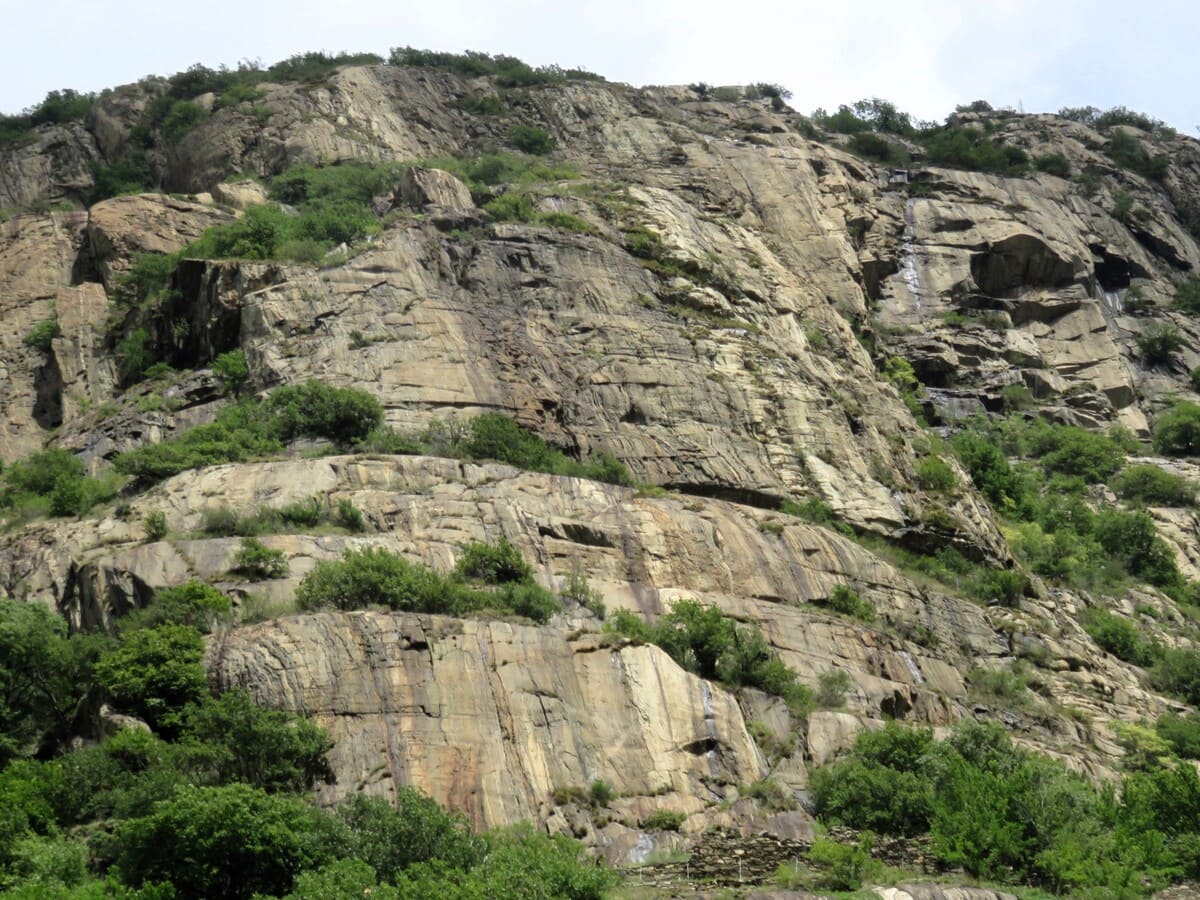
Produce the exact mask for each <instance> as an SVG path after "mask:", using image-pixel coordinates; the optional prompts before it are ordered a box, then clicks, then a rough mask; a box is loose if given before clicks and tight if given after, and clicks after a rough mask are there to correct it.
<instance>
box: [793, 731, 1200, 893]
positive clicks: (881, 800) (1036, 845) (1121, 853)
mask: <svg viewBox="0 0 1200 900" xmlns="http://www.w3.org/2000/svg"><path fill="white" fill-rule="evenodd" d="M810 790H811V794H812V798H813V802H814V805H815V807H816V810H817V813H818V815H819V816H821V817H822V818H823V819H824V820H825V821H827V822H839V823H844V824H848V825H851V826H853V827H856V828H864V829H866V828H869V829H871V830H873V831H877V832H884V833H889V834H907V835H916V834H921V833H924V832H928V833H929V835H930V839H931V846H932V850H933V853H934V856H935V857H936V858H937V859H938V860H939V862H940V863H941V864H943V865H953V866H961V867H962V868H963V869H964V870H965V871H966V872H967V873H968V874H969V875H971V876H974V877H984V878H991V879H998V880H1001V881H1005V882H1008V883H1016V884H1036V885H1039V886H1042V887H1044V888H1046V889H1047V890H1051V891H1053V892H1055V893H1056V894H1068V893H1069V894H1073V895H1079V896H1092V895H1096V896H1129V895H1130V892H1129V888H1130V886H1132V885H1138V886H1139V887H1137V888H1136V890H1137V891H1142V890H1144V889H1147V888H1151V886H1152V885H1153V884H1160V883H1162V881H1165V880H1166V879H1167V878H1168V877H1171V876H1173V877H1179V875H1180V874H1181V873H1184V872H1186V871H1187V870H1188V867H1189V866H1194V863H1193V862H1192V860H1193V859H1194V852H1193V851H1194V846H1195V841H1196V840H1197V826H1196V822H1197V819H1196V817H1195V811H1196V809H1198V808H1200V779H1198V778H1197V776H1196V774H1195V771H1194V770H1193V769H1191V768H1190V767H1170V768H1160V769H1157V770H1152V771H1149V772H1139V773H1134V774H1131V775H1129V776H1127V777H1126V779H1125V782H1124V785H1123V790H1122V793H1121V796H1120V799H1119V800H1118V799H1117V795H1116V794H1115V793H1114V792H1112V791H1110V790H1100V789H1097V788H1096V787H1095V786H1094V785H1093V784H1091V783H1090V782H1088V781H1086V780H1085V779H1083V778H1082V777H1080V776H1078V775H1075V774H1073V773H1070V772H1068V771H1067V770H1066V768H1065V767H1064V766H1063V764H1062V763H1060V762H1056V761H1053V760H1050V759H1047V758H1045V757H1041V756H1039V755H1037V754H1035V753H1032V752H1030V751H1027V750H1023V749H1020V748H1018V747H1015V746H1014V745H1013V744H1012V742H1011V741H1010V740H1009V738H1008V736H1007V735H1006V734H1005V733H1004V731H1003V730H1002V729H1001V728H1000V726H998V725H996V724H976V723H959V724H958V725H957V726H955V729H954V731H953V732H952V734H951V736H950V737H949V738H948V739H947V740H946V741H943V742H934V741H933V740H932V737H931V735H930V733H929V732H928V731H923V730H911V731H910V730H908V729H905V728H903V727H901V726H899V725H896V724H894V723H892V724H889V725H888V726H886V727H885V728H884V729H883V730H881V731H877V732H868V733H864V734H861V735H860V736H859V738H858V739H857V741H856V743H855V748H854V751H853V753H852V754H851V755H850V756H849V757H847V758H845V759H842V760H839V761H838V762H836V763H834V764H833V765H832V766H828V767H825V768H823V769H818V770H816V771H814V772H813V773H812V777H811V784H810ZM1122 885H1123V886H1124V887H1122ZM1110 889H1111V890H1110Z"/></svg>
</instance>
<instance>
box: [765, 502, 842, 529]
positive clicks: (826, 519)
mask: <svg viewBox="0 0 1200 900" xmlns="http://www.w3.org/2000/svg"><path fill="white" fill-rule="evenodd" d="M779 511H780V512H782V513H784V514H785V515H789V516H796V517H797V518H799V519H804V520H805V521H806V522H812V523H813V524H814V525H824V526H825V527H827V528H832V529H833V530H834V531H836V532H837V533H838V534H843V535H846V536H847V537H853V536H854V529H853V528H851V527H850V526H849V525H847V524H846V523H845V522H842V521H840V520H839V519H838V517H837V513H835V512H834V511H833V507H832V506H830V505H829V504H828V503H825V502H824V501H822V500H821V499H819V498H817V497H808V498H806V499H805V501H804V502H803V503H796V502H795V501H794V500H784V501H783V502H782V503H781V504H780V506H779Z"/></svg>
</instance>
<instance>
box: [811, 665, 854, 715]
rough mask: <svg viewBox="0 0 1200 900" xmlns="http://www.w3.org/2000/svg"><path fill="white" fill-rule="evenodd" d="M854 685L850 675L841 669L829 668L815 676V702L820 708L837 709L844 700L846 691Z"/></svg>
mask: <svg viewBox="0 0 1200 900" xmlns="http://www.w3.org/2000/svg"><path fill="white" fill-rule="evenodd" d="M853 686H854V681H853V679H852V678H851V677H850V675H849V674H848V673H846V672H844V671H842V670H841V669H831V670H830V671H828V672H822V673H821V674H820V675H819V676H817V695H816V698H815V699H816V704H817V706H819V707H821V708H822V709H838V708H840V707H841V706H842V705H843V704H844V703H845V700H846V692H847V691H848V690H850V688H851V687H853Z"/></svg>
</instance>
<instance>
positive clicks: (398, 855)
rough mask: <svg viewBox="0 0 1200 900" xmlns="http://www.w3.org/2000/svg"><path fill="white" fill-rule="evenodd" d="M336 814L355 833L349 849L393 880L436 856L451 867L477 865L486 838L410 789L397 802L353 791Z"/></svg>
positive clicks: (385, 878)
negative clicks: (482, 837) (482, 838)
mask: <svg viewBox="0 0 1200 900" xmlns="http://www.w3.org/2000/svg"><path fill="white" fill-rule="evenodd" d="M337 814H338V817H339V818H340V819H341V820H342V821H343V822H344V823H345V824H346V826H347V828H348V830H349V833H350V835H351V841H350V843H351V854H350V855H353V856H354V857H355V858H357V859H361V860H363V861H364V862H366V863H367V864H368V865H370V866H371V868H372V869H374V870H375V872H376V874H377V875H378V876H379V877H380V878H381V879H383V880H384V881H394V880H396V879H397V878H398V877H399V876H400V875H401V873H402V872H403V871H404V870H405V869H407V868H408V867H409V866H411V865H413V864H415V863H420V862H429V861H432V860H438V861H439V862H441V863H444V864H445V865H447V866H449V867H451V868H453V869H460V870H465V869H470V868H472V867H474V866H476V865H478V864H479V862H480V861H481V860H482V859H483V854H484V852H485V849H486V848H485V846H484V842H483V841H482V840H481V839H480V838H478V837H477V836H475V835H474V834H472V833H471V829H470V828H469V827H468V825H467V823H466V820H464V819H463V818H462V817H461V816H459V815H456V814H453V813H447V812H446V811H444V810H443V809H442V808H441V807H440V806H438V804H437V803H436V802H434V801H433V800H431V799H430V798H429V797H426V796H425V795H423V794H421V793H418V792H417V791H415V790H413V789H412V788H404V787H402V788H400V789H399V790H397V792H396V803H395V805H393V804H391V803H389V802H388V801H386V800H384V799H382V798H380V797H368V796H366V795H364V794H352V795H351V796H350V797H348V798H347V799H346V800H345V801H343V803H342V804H341V806H339V807H338V811H337Z"/></svg>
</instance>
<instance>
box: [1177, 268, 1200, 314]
mask: <svg viewBox="0 0 1200 900" xmlns="http://www.w3.org/2000/svg"><path fill="white" fill-rule="evenodd" d="M1175 305H1176V306H1177V307H1179V308H1180V309H1182V310H1184V311H1185V312H1189V313H1198V312H1200V275H1193V276H1192V277H1191V278H1188V279H1186V280H1184V281H1181V282H1179V284H1177V285H1176V286H1175Z"/></svg>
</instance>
